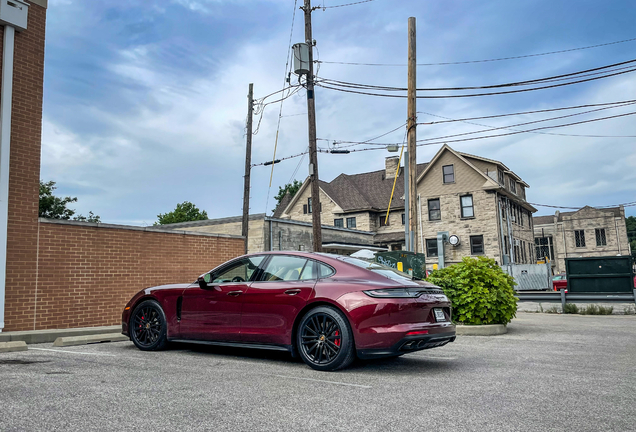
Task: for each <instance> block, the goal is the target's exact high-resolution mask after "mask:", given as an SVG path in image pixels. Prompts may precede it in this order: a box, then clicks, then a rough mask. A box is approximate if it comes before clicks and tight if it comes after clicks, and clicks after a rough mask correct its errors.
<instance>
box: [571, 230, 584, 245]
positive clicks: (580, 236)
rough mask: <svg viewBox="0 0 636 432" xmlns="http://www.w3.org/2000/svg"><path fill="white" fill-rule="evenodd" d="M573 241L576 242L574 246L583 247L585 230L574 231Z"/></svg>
mask: <svg viewBox="0 0 636 432" xmlns="http://www.w3.org/2000/svg"><path fill="white" fill-rule="evenodd" d="M574 242H575V243H576V247H585V231H584V230H576V231H574Z"/></svg>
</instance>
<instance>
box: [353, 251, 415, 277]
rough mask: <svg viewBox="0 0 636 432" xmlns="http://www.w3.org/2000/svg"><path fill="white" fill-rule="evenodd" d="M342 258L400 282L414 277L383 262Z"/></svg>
mask: <svg viewBox="0 0 636 432" xmlns="http://www.w3.org/2000/svg"><path fill="white" fill-rule="evenodd" d="M342 260H343V261H344V262H348V263H349V264H353V265H356V266H358V267H362V268H363V269H366V270H370V271H372V272H373V273H377V274H380V275H382V276H384V277H387V278H389V279H393V280H395V281H398V282H403V281H411V280H413V278H412V277H411V276H410V275H409V274H408V273H404V272H401V271H399V270H396V269H394V268H392V267H389V266H385V265H383V264H379V263H376V262H369V261H364V260H361V259H358V258H351V257H346V258H342Z"/></svg>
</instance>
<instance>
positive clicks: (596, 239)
mask: <svg viewBox="0 0 636 432" xmlns="http://www.w3.org/2000/svg"><path fill="white" fill-rule="evenodd" d="M534 243H535V249H536V256H537V258H542V257H547V258H548V259H549V260H550V261H551V262H552V269H553V271H554V273H560V272H564V271H565V258H573V257H598V256H617V255H630V254H631V249H630V245H629V241H628V240H627V228H626V226H625V210H624V208H623V206H620V207H612V208H604V209H596V208H593V207H588V206H586V207H583V208H582V209H580V210H578V211H575V212H559V211H557V212H556V213H555V214H554V215H550V216H538V217H535V218H534Z"/></svg>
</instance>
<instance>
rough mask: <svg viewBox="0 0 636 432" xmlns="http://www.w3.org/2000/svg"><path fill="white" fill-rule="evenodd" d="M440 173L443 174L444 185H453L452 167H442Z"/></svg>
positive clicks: (453, 172) (453, 171)
mask: <svg viewBox="0 0 636 432" xmlns="http://www.w3.org/2000/svg"><path fill="white" fill-rule="evenodd" d="M442 173H443V174H444V183H455V170H454V169H453V166H452V165H444V166H443V167H442Z"/></svg>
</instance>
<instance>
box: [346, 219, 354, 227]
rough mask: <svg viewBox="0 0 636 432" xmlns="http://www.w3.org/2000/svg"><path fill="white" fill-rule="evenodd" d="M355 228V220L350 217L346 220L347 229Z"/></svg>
mask: <svg viewBox="0 0 636 432" xmlns="http://www.w3.org/2000/svg"><path fill="white" fill-rule="evenodd" d="M355 227H356V218H355V217H350V218H347V228H355Z"/></svg>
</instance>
